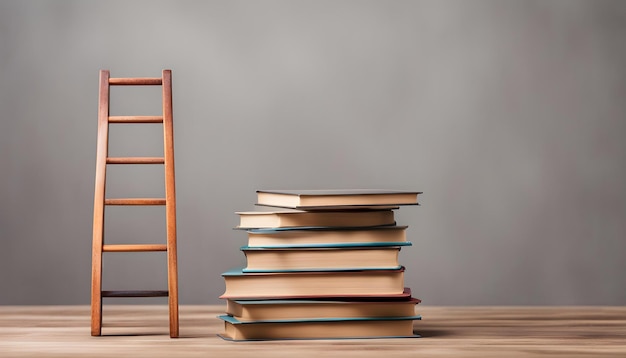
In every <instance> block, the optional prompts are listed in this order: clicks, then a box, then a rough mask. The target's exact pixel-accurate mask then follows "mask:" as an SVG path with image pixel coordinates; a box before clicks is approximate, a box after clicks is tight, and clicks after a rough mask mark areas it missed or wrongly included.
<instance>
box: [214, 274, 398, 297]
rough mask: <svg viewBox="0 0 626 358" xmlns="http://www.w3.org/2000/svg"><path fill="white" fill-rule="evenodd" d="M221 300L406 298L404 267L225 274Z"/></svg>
mask: <svg viewBox="0 0 626 358" xmlns="http://www.w3.org/2000/svg"><path fill="white" fill-rule="evenodd" d="M222 277H223V278H224V282H225V285H226V289H225V291H224V294H223V295H221V296H220V298H232V299H245V298H254V299H270V298H281V299H284V298H319V297H354V296H365V297H367V296H403V295H404V267H401V268H399V269H397V270H345V271H290V272H254V273H246V272H243V270H242V269H236V270H231V271H227V272H224V273H223V274H222Z"/></svg>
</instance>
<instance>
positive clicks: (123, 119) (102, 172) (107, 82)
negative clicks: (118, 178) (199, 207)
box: [91, 70, 179, 338]
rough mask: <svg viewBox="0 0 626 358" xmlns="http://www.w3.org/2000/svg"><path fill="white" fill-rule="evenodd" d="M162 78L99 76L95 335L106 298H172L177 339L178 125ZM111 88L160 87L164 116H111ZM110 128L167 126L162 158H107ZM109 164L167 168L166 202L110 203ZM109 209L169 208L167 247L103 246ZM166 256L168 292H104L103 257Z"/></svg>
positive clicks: (168, 76) (167, 75)
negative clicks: (108, 254) (120, 125)
mask: <svg viewBox="0 0 626 358" xmlns="http://www.w3.org/2000/svg"><path fill="white" fill-rule="evenodd" d="M161 76H162V77H161V78H110V72H109V71H108V70H101V71H100V95H99V107H98V108H99V109H98V142H97V154H96V185H95V196H94V219H93V249H92V281H91V335H92V336H99V335H100V334H101V331H102V297H152V296H168V297H169V299H168V300H169V301H168V302H169V304H168V308H169V317H170V337H172V338H176V337H178V331H179V328H178V263H177V251H176V193H175V183H174V126H173V111H172V71H171V70H163V71H162V74H161ZM111 85H162V86H161V87H162V110H163V113H162V116H109V99H110V98H109V92H110V86H111ZM110 123H163V138H164V153H163V157H109V156H108V140H109V139H108V127H109V124H110ZM107 164H164V172H165V198H163V199H161V198H123V199H120V198H115V199H111V198H109V199H106V198H105V193H106V180H105V179H106V166H107ZM105 205H165V207H166V221H167V223H166V226H167V243H166V245H104V242H105V239H104V220H105V218H104V213H105ZM103 251H107V252H139V251H167V270H168V290H167V291H141V292H140V291H102V253H103Z"/></svg>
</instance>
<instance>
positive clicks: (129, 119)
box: [109, 116, 163, 123]
mask: <svg viewBox="0 0 626 358" xmlns="http://www.w3.org/2000/svg"><path fill="white" fill-rule="evenodd" d="M109 123H163V116H109Z"/></svg>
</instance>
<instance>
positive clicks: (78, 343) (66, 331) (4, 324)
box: [0, 304, 626, 358]
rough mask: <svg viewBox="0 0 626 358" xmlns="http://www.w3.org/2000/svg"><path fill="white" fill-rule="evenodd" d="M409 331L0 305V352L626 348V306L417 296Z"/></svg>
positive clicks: (454, 352) (380, 353)
mask: <svg viewBox="0 0 626 358" xmlns="http://www.w3.org/2000/svg"><path fill="white" fill-rule="evenodd" d="M417 307H418V313H420V314H421V315H422V316H423V320H422V321H416V322H415V332H416V333H418V334H420V335H422V338H417V339H410V338H409V339H351V340H308V341H272V342H228V341H224V340H222V339H221V338H218V337H216V334H217V333H219V332H221V331H222V329H223V327H222V322H221V321H219V320H218V319H216V318H215V316H216V315H218V314H220V313H222V312H223V310H224V306H181V307H180V333H181V337H180V338H178V339H171V338H169V335H168V332H169V331H168V315H167V307H166V306H165V305H151V306H119V305H106V304H105V306H104V309H103V312H104V319H103V323H104V324H103V329H102V333H103V335H104V336H102V337H91V336H90V328H89V327H90V322H89V319H90V316H89V312H90V310H89V307H88V306H0V357H3V358H4V357H42V356H43V357H123V356H133V357H220V358H221V357H255V358H262V357H289V358H301V357H314V356H315V357H318V356H323V357H355V358H356V357H359V358H361V357H384V358H391V357H427V356H434V357H512V356H514V357H536V356H560V357H626V307H502V306H498V307H428V306H421V307H420V306H417Z"/></svg>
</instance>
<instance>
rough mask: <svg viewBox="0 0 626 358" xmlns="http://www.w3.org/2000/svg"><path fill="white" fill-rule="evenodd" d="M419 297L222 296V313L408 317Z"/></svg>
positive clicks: (245, 317) (265, 317)
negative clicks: (260, 298)
mask: <svg viewBox="0 0 626 358" xmlns="http://www.w3.org/2000/svg"><path fill="white" fill-rule="evenodd" d="M420 302H421V301H420V300H419V299H417V298H413V297H410V298H409V299H407V300H401V301H400V300H395V301H391V300H381V299H377V298H370V299H369V300H367V299H365V300H336V299H331V300H226V314H228V315H230V316H233V317H234V318H236V319H237V320H239V321H240V322H248V321H257V322H259V321H271V320H281V319H282V320H284V319H316V318H356V317H368V318H374V317H378V318H380V317H408V316H413V315H415V305H417V304H419V303H420Z"/></svg>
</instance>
